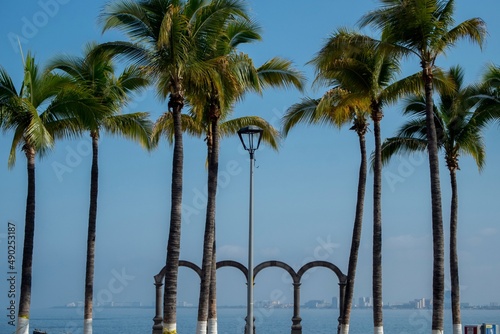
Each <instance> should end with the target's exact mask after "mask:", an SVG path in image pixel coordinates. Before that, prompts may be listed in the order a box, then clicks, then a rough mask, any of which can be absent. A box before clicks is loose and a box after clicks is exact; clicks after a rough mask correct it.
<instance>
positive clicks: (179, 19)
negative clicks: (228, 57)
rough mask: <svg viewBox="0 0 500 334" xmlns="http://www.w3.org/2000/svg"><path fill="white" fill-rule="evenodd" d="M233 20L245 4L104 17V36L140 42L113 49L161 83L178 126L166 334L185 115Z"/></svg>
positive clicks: (156, 0)
mask: <svg viewBox="0 0 500 334" xmlns="http://www.w3.org/2000/svg"><path fill="white" fill-rule="evenodd" d="M229 17H235V18H236V17H242V18H245V17H246V15H245V9H244V6H243V2H242V1H239V0H220V1H211V2H206V1H199V0H185V1H182V0H141V1H138V2H130V1H125V0H122V1H118V2H116V3H110V4H108V5H107V6H106V7H105V9H104V12H103V15H102V16H101V19H102V22H103V24H104V30H109V29H111V28H117V29H120V30H122V31H123V32H125V33H126V34H127V35H128V36H129V38H130V39H131V40H132V41H133V42H134V44H132V43H127V42H114V43H108V46H109V47H113V48H114V49H115V50H119V51H121V52H124V53H125V54H127V55H128V56H130V57H131V59H133V60H135V61H137V62H139V63H141V64H142V65H143V66H144V67H145V68H146V69H147V70H148V71H149V73H150V75H151V76H152V77H153V78H154V79H155V82H156V85H157V90H158V93H159V96H160V97H161V98H163V99H166V98H167V97H168V98H169V102H168V113H171V114H172V119H173V123H174V152H173V162H172V187H171V196H172V197H171V211H170V230H169V237H168V243H167V259H166V275H165V291H164V303H163V304H164V305H163V313H164V317H163V326H164V332H165V333H175V332H176V327H177V326H176V304H177V276H178V266H179V251H180V236H181V211H182V174H183V144H182V121H181V113H182V109H183V106H184V102H185V96H187V95H189V93H190V92H192V91H193V90H194V91H199V89H200V87H209V86H210V83H209V82H207V81H206V80H207V79H208V78H209V77H210V75H208V73H213V70H212V69H211V68H210V67H207V65H208V63H207V62H206V60H207V58H206V57H207V56H211V55H212V53H210V52H209V53H208V54H206V53H205V50H212V45H211V44H210V43H212V42H213V41H214V39H215V38H216V37H217V36H218V35H220V32H221V30H220V28H221V27H222V26H223V24H221V22H222V23H223V22H227V20H228V18H229Z"/></svg>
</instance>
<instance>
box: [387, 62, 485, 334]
mask: <svg viewBox="0 0 500 334" xmlns="http://www.w3.org/2000/svg"><path fill="white" fill-rule="evenodd" d="M448 76H449V77H450V79H451V80H453V82H455V84H456V88H457V89H456V90H455V91H454V92H452V93H449V92H443V91H440V92H439V96H440V103H439V106H437V107H434V121H435V124H436V133H437V143H438V148H439V149H442V150H443V151H444V156H445V161H446V166H447V167H448V171H449V173H450V181H451V209H450V277H451V302H452V318H453V319H452V320H453V333H454V334H460V333H462V321H461V316H460V284H459V272H458V251H457V227H458V188H457V176H456V173H457V171H458V170H459V169H460V168H459V164H458V157H459V156H463V155H469V156H471V157H472V158H473V159H474V161H475V162H476V164H477V167H478V168H479V170H481V169H482V167H483V166H484V162H485V147H484V141H483V137H482V131H483V130H484V128H485V127H486V125H487V124H488V120H489V117H488V115H486V114H485V113H484V112H481V110H480V109H476V111H474V110H473V109H474V108H475V107H476V106H477V104H476V101H477V100H476V99H475V98H474V97H475V96H476V95H477V93H478V91H477V88H476V87H472V86H471V87H464V85H463V70H462V68H460V67H458V66H457V67H452V68H451V69H450V71H449V72H448ZM404 114H405V115H408V116H410V117H411V119H410V120H409V121H408V122H406V123H405V124H403V125H402V126H401V128H400V129H399V131H398V133H397V134H396V136H395V137H393V138H388V139H386V140H385V142H384V144H383V147H382V152H383V155H382V156H383V161H384V163H385V162H387V161H389V159H390V158H391V157H392V156H393V155H394V154H397V153H410V152H414V151H425V150H426V149H427V129H426V126H427V124H426V119H425V99H424V98H423V97H422V96H414V97H413V98H411V99H408V101H407V104H406V107H405V109H404Z"/></svg>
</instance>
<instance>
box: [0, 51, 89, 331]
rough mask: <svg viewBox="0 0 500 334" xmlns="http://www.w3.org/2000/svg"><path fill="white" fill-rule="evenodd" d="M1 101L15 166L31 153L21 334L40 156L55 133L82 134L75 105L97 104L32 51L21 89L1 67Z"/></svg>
mask: <svg viewBox="0 0 500 334" xmlns="http://www.w3.org/2000/svg"><path fill="white" fill-rule="evenodd" d="M0 106H1V109H2V129H3V130H4V131H12V132H13V139H12V145H11V149H10V154H9V160H8V164H9V167H13V166H14V164H15V162H16V150H17V149H18V148H21V150H22V151H23V152H24V154H25V155H26V159H27V171H28V194H27V199H26V217H25V225H24V245H23V260H22V269H21V270H22V274H21V291H20V299H19V312H18V323H17V328H16V334H28V333H29V318H30V306H31V282H32V265H33V249H34V236H35V158H36V156H37V155H38V156H43V155H44V154H46V153H47V152H48V151H49V150H50V149H51V148H52V147H53V145H54V139H55V138H61V137H69V136H72V135H76V134H77V132H78V128H77V127H76V125H75V124H74V123H73V122H72V119H71V117H69V115H70V113H69V110H71V109H73V108H82V109H88V108H94V107H96V106H95V103H93V102H92V100H91V99H90V98H87V97H85V95H84V94H83V93H82V92H81V91H78V90H77V89H75V87H72V88H71V89H70V86H69V83H68V81H67V80H66V79H64V78H62V77H60V76H58V75H54V74H51V73H48V71H46V70H43V69H40V68H39V66H38V65H37V64H36V63H35V59H34V57H32V56H31V54H30V53H28V54H27V56H26V59H25V60H24V80H23V82H22V85H21V88H20V90H17V89H16V87H15V85H14V83H13V81H12V79H11V77H10V76H9V74H8V73H7V72H6V71H5V69H3V68H1V67H0Z"/></svg>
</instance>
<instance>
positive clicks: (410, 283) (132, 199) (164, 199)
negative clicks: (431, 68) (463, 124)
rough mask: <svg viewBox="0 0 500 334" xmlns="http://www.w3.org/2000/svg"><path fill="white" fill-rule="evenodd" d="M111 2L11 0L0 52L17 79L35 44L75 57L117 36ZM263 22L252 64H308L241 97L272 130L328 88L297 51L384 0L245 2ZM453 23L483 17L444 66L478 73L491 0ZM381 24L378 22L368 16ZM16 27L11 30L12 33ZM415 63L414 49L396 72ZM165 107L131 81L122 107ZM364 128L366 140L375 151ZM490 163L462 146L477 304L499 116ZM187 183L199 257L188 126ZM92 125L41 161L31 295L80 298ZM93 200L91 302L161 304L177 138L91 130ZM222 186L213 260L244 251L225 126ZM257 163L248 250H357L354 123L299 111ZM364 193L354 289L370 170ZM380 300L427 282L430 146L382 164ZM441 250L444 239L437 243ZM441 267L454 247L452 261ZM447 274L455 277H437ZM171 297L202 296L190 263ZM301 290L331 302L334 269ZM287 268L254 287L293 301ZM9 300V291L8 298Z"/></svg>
mask: <svg viewBox="0 0 500 334" xmlns="http://www.w3.org/2000/svg"><path fill="white" fill-rule="evenodd" d="M105 2H106V1H104V0H93V1H86V2H83V1H76V0H40V1H26V0H22V1H8V2H6V3H5V4H4V5H3V10H2V14H1V20H0V65H1V66H3V67H4V68H5V69H6V70H7V72H8V73H10V75H11V76H12V77H13V80H14V82H15V84H16V85H17V86H18V87H19V85H20V83H21V80H22V57H21V53H20V50H19V44H20V45H21V46H22V50H23V52H24V53H27V52H28V51H31V52H32V53H33V54H34V55H35V57H36V60H37V61H38V62H39V63H41V64H44V63H46V62H47V61H48V60H49V59H50V58H51V57H54V56H55V55H58V54H61V53H66V54H71V55H80V54H81V52H82V49H83V46H84V45H85V44H86V43H87V42H90V41H98V42H104V41H113V40H120V39H123V36H122V35H120V34H119V33H117V32H113V31H111V32H106V33H104V34H102V33H101V28H100V26H99V24H98V22H97V17H98V15H99V13H100V11H101V9H102V7H103V5H104V4H105ZM247 2H248V5H249V7H250V11H251V14H252V16H253V18H254V19H255V20H256V21H257V22H258V23H259V24H260V25H261V27H262V29H263V33H262V36H263V41H262V42H259V43H255V44H252V45H248V46H245V48H243V49H242V50H243V51H245V52H247V53H248V54H249V55H250V56H251V57H252V58H253V59H254V62H255V64H257V65H259V64H262V63H263V62H264V61H266V60H267V59H270V58H272V57H275V56H280V57H284V58H287V59H290V60H292V61H293V62H294V64H295V66H296V67H297V68H298V69H300V70H302V71H304V73H305V75H306V76H307V78H308V83H307V89H306V91H305V92H299V91H297V90H294V89H289V90H279V89H272V90H267V91H265V92H264V94H263V95H262V96H258V95H251V94H250V95H248V96H246V98H245V99H244V101H242V102H241V103H239V104H238V105H237V106H236V107H235V116H245V115H257V116H261V117H264V118H265V119H267V120H268V121H269V122H270V123H271V124H272V125H274V126H275V127H277V128H280V126H281V116H282V115H283V114H284V113H285V112H286V110H287V108H288V107H290V106H291V105H292V104H293V103H296V102H299V101H300V99H301V98H302V97H305V96H310V97H319V96H321V95H322V94H323V92H324V91H325V88H324V87H317V88H314V89H313V88H311V83H312V81H313V79H314V71H313V69H312V68H311V67H310V66H309V65H306V63H307V62H308V61H309V60H311V58H312V57H313V56H314V54H315V53H316V52H317V51H318V50H319V49H320V48H321V46H322V44H323V43H324V42H325V40H326V38H327V37H328V36H329V35H330V34H331V33H333V32H334V31H335V30H336V29H337V28H339V27H355V26H356V22H357V21H358V19H359V18H360V17H361V16H362V15H363V14H364V13H366V12H367V11H369V10H371V9H374V8H376V7H377V6H378V2H377V1H375V0H357V1H355V2H348V1H328V0H314V1H309V2H306V1H297V0H293V1H286V2H285V1H278V0H274V1H258V0H249V1H247ZM456 7H457V8H456V15H455V19H456V22H461V21H463V20H465V19H468V18H472V17H481V18H483V19H484V20H485V21H486V23H487V26H488V32H489V35H488V38H487V42H486V45H485V46H484V47H483V49H482V50H480V48H479V47H477V46H474V45H470V44H468V43H466V42H463V43H459V44H458V45H457V46H456V47H455V48H454V49H451V50H450V51H449V53H448V54H447V56H446V57H441V58H439V59H438V61H437V65H438V66H441V67H443V68H447V67H449V66H452V65H456V64H460V65H462V66H463V67H464V68H465V70H466V81H467V83H473V82H475V81H477V80H478V79H479V78H480V76H481V73H482V71H483V70H484V67H485V65H486V64H487V63H495V62H497V57H498V54H500V43H498V40H499V39H500V22H498V18H497V13H498V10H499V9H500V5H499V4H498V2H497V1H496V0H482V1H481V5H478V2H473V1H467V0H458V1H456ZM363 32H365V33H367V34H371V35H372V36H376V32H373V31H370V30H368V29H365V30H363ZM16 36H19V42H18V40H17V37H16ZM416 71H419V64H418V60H417V59H408V61H407V62H405V64H404V73H406V74H410V73H414V72H416ZM165 110H166V103H165V102H164V101H159V100H158V99H157V97H156V94H155V92H154V90H153V89H149V90H147V91H145V92H143V93H140V94H137V95H136V96H135V99H134V100H133V102H132V103H130V105H129V106H128V107H127V109H126V110H125V112H134V111H147V112H150V114H151V119H152V120H155V119H157V118H158V117H159V116H160V115H161V114H162V113H163V112H164V111H165ZM384 112H385V117H384V119H383V121H382V124H381V126H382V137H383V138H387V137H390V136H392V135H393V134H394V133H395V131H396V129H397V128H398V126H399V125H400V124H401V123H402V122H403V121H404V118H403V117H402V116H401V112H400V110H399V109H398V106H392V107H388V108H386V110H385V111H384ZM11 136H12V134H11V133H4V134H2V135H1V141H0V184H1V188H0V263H1V265H0V268H1V274H2V277H1V279H0V294H1V295H2V297H1V299H0V300H1V301H2V302H1V303H2V304H4V303H7V298H4V297H5V296H6V295H7V290H8V288H9V287H8V286H7V280H6V279H4V276H5V277H7V269H6V268H7V266H6V263H7V256H8V254H7V242H6V241H7V238H6V237H7V233H8V224H9V223H11V224H14V225H15V228H16V232H15V236H16V242H17V250H16V267H17V269H18V270H19V274H18V275H17V281H16V282H17V285H18V286H17V289H18V291H19V284H20V267H21V259H22V239H23V225H24V213H25V204H26V188H27V174H26V160H25V157H24V155H23V154H22V152H21V151H18V159H17V163H16V165H15V167H14V168H12V169H11V170H9V169H8V168H7V158H8V152H9V149H10V143H11V140H12V137H11ZM372 136H373V132H372V131H370V132H368V134H367V147H368V150H369V152H371V151H372V150H373V140H372ZM484 137H485V143H486V147H487V162H486V167H485V168H484V170H483V171H482V172H481V173H479V172H478V169H477V167H476V166H475V164H474V162H473V161H472V160H471V158H469V157H465V156H464V157H461V159H460V164H461V170H460V171H459V172H458V176H457V178H458V185H459V203H460V204H459V233H458V238H459V261H460V262H459V265H460V284H461V299H462V301H463V302H469V303H471V304H489V303H490V302H496V303H500V280H499V277H500V252H498V238H499V236H500V233H499V228H500V225H499V223H500V219H499V218H498V208H497V207H496V205H498V201H499V199H500V178H498V176H497V174H496V171H497V170H498V166H499V165H500V152H499V149H498V142H499V139H500V133H499V129H498V126H497V125H492V126H491V127H490V128H488V129H487V130H486V131H485V133H484ZM184 149H185V151H184V152H185V161H184V166H185V167H184V197H183V207H184V215H183V223H182V240H181V259H183V260H188V261H192V262H194V263H196V264H198V265H200V264H201V256H202V244H203V229H204V221H205V204H206V169H205V154H206V150H205V143H204V142H203V140H202V139H199V138H189V137H187V136H186V137H185V142H184ZM90 150H91V146H90V138H89V137H88V135H84V136H82V137H81V138H79V139H76V140H71V141H70V140H63V141H59V142H57V144H56V146H55V148H54V150H53V151H52V152H50V154H48V155H47V156H46V157H44V158H43V159H41V160H40V159H39V160H37V166H36V168H37V169H36V182H37V183H36V187H37V188H36V196H37V199H36V201H37V202H36V205H37V207H36V230H35V245H34V259H33V260H34V262H33V286H32V308H33V309H36V308H42V307H49V306H55V305H65V304H67V303H70V302H74V301H82V300H83V298H84V297H83V296H84V276H85V275H84V272H85V250H86V235H87V222H88V206H89V186H90V164H91V154H90ZM99 164H100V165H99V166H100V175H99V177H100V179H99V182H100V183H99V207H98V217H97V239H96V260H95V261H96V262H95V264H96V271H95V289H94V291H95V301H97V302H105V301H110V300H113V301H117V302H131V301H140V302H142V303H144V304H147V305H151V304H152V303H153V302H154V285H153V283H154V280H153V276H154V275H155V274H157V273H158V272H159V271H160V270H161V268H162V267H163V265H164V263H165V259H166V244H167V236H168V227H169V210H170V182H171V165H172V148H171V147H170V146H169V145H168V143H167V142H166V141H163V142H162V143H161V144H160V146H159V147H158V149H156V150H155V151H153V152H146V151H145V150H143V149H142V148H141V147H140V146H139V145H137V144H135V143H132V142H129V141H127V140H125V139H121V138H115V137H111V136H109V135H103V136H102V138H101V142H100V161H99ZM219 166H220V172H219V173H220V180H219V190H218V195H217V256H218V260H235V261H239V262H241V263H243V264H246V261H247V247H248V201H249V156H248V153H247V152H246V151H244V150H243V148H242V147H241V143H240V142H239V139H237V138H230V139H224V140H223V142H222V144H221V152H220V165H219ZM255 166H256V168H255V174H254V196H255V197H254V210H255V211H254V224H255V227H254V229H255V240H254V250H255V253H254V262H255V264H258V263H261V262H263V261H267V260H280V261H284V262H286V263H288V264H289V265H291V266H292V267H293V268H294V269H295V270H298V269H299V268H300V267H301V266H302V265H304V264H305V263H307V262H310V261H312V260H325V261H329V262H332V263H334V264H335V265H337V266H338V267H339V268H340V269H341V270H342V271H343V272H344V273H346V272H347V263H348V256H349V250H350V240H351V234H352V224H353V220H354V208H355V204H356V203H355V201H356V189H357V175H358V166H359V148H358V142H357V137H356V135H355V134H354V133H353V132H352V131H348V128H347V127H345V128H343V129H340V130H339V129H334V128H330V127H319V126H306V125H300V126H298V127H296V128H295V129H293V130H292V131H291V132H290V134H289V136H288V137H287V138H285V139H284V140H283V141H282V142H281V145H280V148H279V151H274V150H272V149H270V148H268V147H265V146H262V147H261V148H260V149H259V150H258V151H257V152H256V165H255ZM372 176H373V175H372V173H371V172H370V174H369V177H368V183H367V193H366V201H365V214H364V227H363V235H362V241H361V247H360V255H359V263H358V273H357V277H356V286H355V297H356V298H357V297H361V296H370V295H371V247H372V243H371V233H372V228H371V224H372V214H371V211H372V200H371V197H372V191H371V188H372V183H373V177H372ZM441 188H442V193H443V219H444V226H445V231H446V240H448V235H449V234H448V219H449V201H450V183H449V175H448V173H447V169H446V166H445V165H444V161H441ZM382 196H383V199H382V205H383V207H382V219H383V296H384V303H399V302H407V301H409V300H413V299H415V298H430V296H431V295H432V290H431V282H432V235H431V211H430V210H431V209H430V208H431V206H430V204H431V203H430V186H429V172H428V162H427V157H426V155H425V154H424V155H421V154H419V155H414V156H407V157H400V158H395V159H393V161H392V162H391V163H390V164H388V165H387V166H386V167H385V168H384V172H383V191H382ZM446 245H447V246H446V257H448V254H449V253H448V243H447V244H446ZM446 267H448V261H446ZM446 279H447V282H446V286H447V288H449V287H450V285H449V275H448V270H447V276H446ZM217 281H218V303H219V305H243V304H245V296H246V285H245V278H244V277H243V275H242V274H241V273H240V272H238V271H237V270H236V269H233V268H224V269H221V270H219V271H218V275H217ZM179 282H180V284H179V294H178V301H179V302H183V301H185V302H188V303H192V304H196V303H197V301H198V291H199V281H198V278H197V277H196V275H195V274H194V272H192V271H191V270H189V269H187V268H181V269H180V272H179ZM301 290H302V297H301V300H302V301H303V302H306V301H307V300H310V299H326V300H330V299H331V298H332V297H333V296H337V295H338V281H337V278H336V277H335V276H334V274H333V273H332V272H330V271H328V270H327V269H324V268H318V269H316V270H314V271H311V272H310V274H308V275H307V276H306V277H304V279H303V281H302V286H301ZM292 291H293V290H292V285H291V284H290V279H289V278H287V276H286V275H285V274H284V273H283V271H282V270H280V269H278V268H270V269H266V270H264V271H263V272H261V273H260V274H259V275H258V276H257V278H256V280H255V300H256V301H258V300H272V299H275V300H276V299H278V300H280V301H281V302H284V303H291V302H292V301H293V294H292ZM4 306H5V307H6V306H7V304H5V305H2V308H3V307H4Z"/></svg>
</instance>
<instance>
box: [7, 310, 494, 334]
mask: <svg viewBox="0 0 500 334" xmlns="http://www.w3.org/2000/svg"><path fill="white" fill-rule="evenodd" d="M292 315H293V311H292V309H255V311H254V316H255V330H256V333H258V334H280V333H287V334H288V333H290V332H291V326H292V320H291V319H292ZM196 316H197V309H196V308H179V309H178V311H177V333H179V334H194V333H195V330H196ZM245 316H246V310H245V308H221V309H219V310H218V327H219V334H243V333H244V328H245V321H244V319H245ZM300 316H301V318H302V333H303V334H326V333H329V334H330V333H336V332H337V325H338V321H337V318H338V310H334V309H301V311H300ZM82 318H83V316H82V311H81V309H77V308H50V309H40V310H32V312H31V320H30V332H31V333H32V330H33V329H35V328H36V329H40V330H43V331H46V332H47V334H70V333H71V334H82V333H83V328H82V324H83V320H82ZM153 318H154V309H153V308H104V309H96V310H95V311H94V322H93V333H94V334H118V333H119V334H148V333H151V332H152V326H153V320H152V319H153ZM431 323H432V313H431V311H430V310H417V309H415V310H390V309H387V310H384V332H385V333H388V334H410V333H431ZM462 323H463V324H464V325H473V324H482V323H493V324H500V310H474V309H466V310H462ZM14 332H15V328H14V327H13V326H10V325H8V323H7V321H2V323H1V324H0V333H1V334H11V333H14ZM350 333H351V334H367V333H368V334H369V333H373V324H372V311H371V310H370V309H354V310H353V311H352V315H351V325H350ZM445 333H450V334H451V333H452V326H451V313H450V311H449V310H445Z"/></svg>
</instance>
